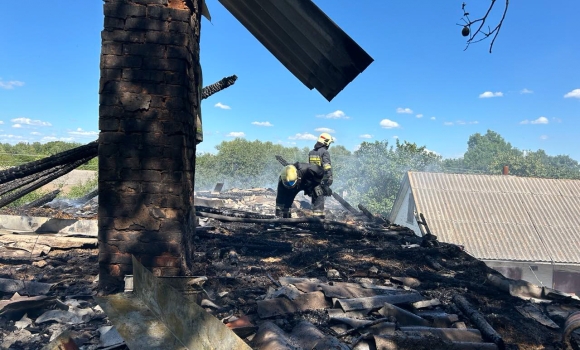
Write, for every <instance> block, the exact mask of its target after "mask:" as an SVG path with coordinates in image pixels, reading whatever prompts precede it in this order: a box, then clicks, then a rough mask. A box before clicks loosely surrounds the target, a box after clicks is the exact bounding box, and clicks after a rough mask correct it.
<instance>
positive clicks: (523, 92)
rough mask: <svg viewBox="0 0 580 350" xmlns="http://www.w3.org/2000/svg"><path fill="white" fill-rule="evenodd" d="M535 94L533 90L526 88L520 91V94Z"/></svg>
mask: <svg viewBox="0 0 580 350" xmlns="http://www.w3.org/2000/svg"><path fill="white" fill-rule="evenodd" d="M533 93H534V92H533V91H532V90H528V89H526V88H524V89H522V90H520V94H533Z"/></svg>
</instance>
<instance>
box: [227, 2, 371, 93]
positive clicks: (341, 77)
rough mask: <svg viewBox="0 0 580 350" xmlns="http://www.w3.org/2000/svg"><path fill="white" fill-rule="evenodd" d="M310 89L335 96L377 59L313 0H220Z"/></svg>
mask: <svg viewBox="0 0 580 350" xmlns="http://www.w3.org/2000/svg"><path fill="white" fill-rule="evenodd" d="M219 1H220V3H221V4H222V5H224V7H225V8H226V9H227V10H228V11H229V12H230V13H231V14H232V15H233V16H234V17H236V19H237V20H238V21H240V23H242V25H243V26H244V27H246V29H248V31H250V33H252V35H254V37H256V39H258V41H260V42H261V43H262V45H264V46H265V47H266V48H267V49H268V50H269V51H270V52H271V53H272V54H273V55H274V56H275V57H276V58H277V59H278V60H279V61H280V62H281V63H282V64H283V65H284V66H285V67H286V68H287V69H288V70H289V71H290V72H292V74H294V76H296V77H297V78H298V79H299V80H300V81H301V82H302V83H303V84H304V85H306V86H307V87H308V88H309V89H312V88H315V89H316V90H318V91H319V92H320V93H321V94H322V95H323V96H324V97H325V98H326V99H327V100H328V101H330V100H332V99H333V98H334V97H335V96H336V95H337V94H338V93H339V92H340V91H342V89H344V88H345V87H346V86H347V85H348V84H349V83H350V82H351V81H352V80H354V78H355V77H356V76H357V75H358V74H360V73H361V72H362V71H364V70H365V69H366V68H367V67H368V66H369V65H370V64H371V63H372V62H373V59H372V58H371V57H370V56H369V55H368V54H367V53H366V52H365V51H364V50H363V49H362V48H361V47H360V46H359V45H358V44H357V43H356V42H355V41H354V40H353V39H352V38H350V37H349V36H348V35H347V34H346V33H345V32H344V31H343V30H342V29H341V28H340V27H338V25H336V24H335V23H334V22H333V21H332V20H331V19H330V18H328V16H326V14H325V13H324V12H322V10H320V9H319V8H318V7H317V6H316V5H315V4H314V3H313V2H312V1H311V0H219Z"/></svg>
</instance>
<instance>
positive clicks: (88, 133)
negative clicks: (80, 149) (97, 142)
mask: <svg viewBox="0 0 580 350" xmlns="http://www.w3.org/2000/svg"><path fill="white" fill-rule="evenodd" d="M68 133H69V134H71V135H77V136H96V135H98V134H99V133H98V132H96V131H85V130H83V129H81V128H77V129H76V130H75V131H69V132H68Z"/></svg>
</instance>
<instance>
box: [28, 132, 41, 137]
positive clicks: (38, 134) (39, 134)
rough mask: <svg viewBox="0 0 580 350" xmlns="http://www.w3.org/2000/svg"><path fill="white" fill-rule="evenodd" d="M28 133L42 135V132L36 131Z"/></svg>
mask: <svg viewBox="0 0 580 350" xmlns="http://www.w3.org/2000/svg"><path fill="white" fill-rule="evenodd" d="M30 135H36V136H38V135H42V134H41V133H39V132H38V131H33V132H31V133H30Z"/></svg>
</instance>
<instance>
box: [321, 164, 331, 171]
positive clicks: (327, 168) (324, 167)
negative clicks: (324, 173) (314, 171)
mask: <svg viewBox="0 0 580 350" xmlns="http://www.w3.org/2000/svg"><path fill="white" fill-rule="evenodd" d="M322 168H323V169H324V170H329V169H330V168H332V167H331V166H330V164H324V166H323V167H322Z"/></svg>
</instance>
